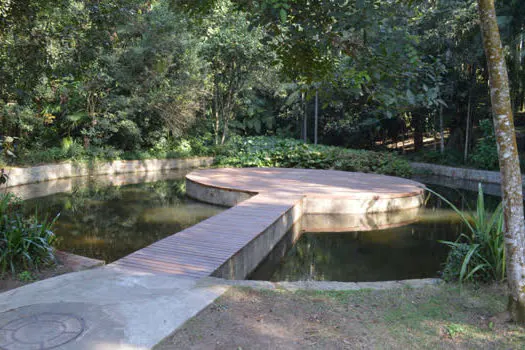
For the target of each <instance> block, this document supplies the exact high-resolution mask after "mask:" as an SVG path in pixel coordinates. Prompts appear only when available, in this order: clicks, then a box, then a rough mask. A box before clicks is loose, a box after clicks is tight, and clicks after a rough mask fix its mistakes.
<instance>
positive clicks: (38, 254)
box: [0, 193, 58, 274]
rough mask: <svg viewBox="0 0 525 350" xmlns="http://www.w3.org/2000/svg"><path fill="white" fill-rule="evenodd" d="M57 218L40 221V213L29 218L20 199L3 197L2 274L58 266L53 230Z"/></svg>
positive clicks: (0, 202)
mask: <svg viewBox="0 0 525 350" xmlns="http://www.w3.org/2000/svg"><path fill="white" fill-rule="evenodd" d="M57 218H58V215H57V216H56V217H55V218H54V219H52V220H48V219H44V220H40V219H39V218H38V213H36V214H35V215H33V216H31V217H25V216H24V215H23V213H22V202H21V200H20V199H18V198H17V197H16V196H14V195H13V194H11V193H4V194H0V274H4V273H6V272H7V271H10V272H11V273H13V274H14V273H16V272H17V271H18V270H20V269H23V270H28V269H38V268H39V267H41V266H46V265H49V264H52V263H54V262H55V258H54V254H53V243H54V242H55V239H56V236H55V235H54V234H53V232H52V231H51V229H52V227H53V224H54V223H55V221H56V220H57Z"/></svg>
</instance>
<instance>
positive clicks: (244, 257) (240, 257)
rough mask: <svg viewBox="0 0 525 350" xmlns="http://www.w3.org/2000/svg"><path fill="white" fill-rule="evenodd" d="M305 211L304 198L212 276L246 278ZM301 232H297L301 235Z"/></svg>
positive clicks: (296, 234)
mask: <svg viewBox="0 0 525 350" xmlns="http://www.w3.org/2000/svg"><path fill="white" fill-rule="evenodd" d="M302 213H303V208H302V200H299V201H297V202H296V204H295V205H294V206H292V207H291V208H290V209H288V210H287V211H286V213H284V214H283V215H282V216H281V217H279V219H277V220H276V221H275V222H274V223H273V224H271V225H270V226H268V227H267V228H266V229H265V230H264V231H262V232H261V233H260V234H259V235H258V236H257V237H256V238H255V239H253V240H252V241H250V243H248V244H247V245H245V246H244V247H243V248H242V249H241V250H239V251H238V252H237V253H236V254H235V255H233V256H232V257H231V258H229V259H228V260H227V261H226V262H225V263H224V264H223V265H222V266H220V267H219V268H218V269H217V270H215V272H214V273H213V275H212V276H214V277H220V278H226V279H236V280H239V279H245V278H247V277H248V276H249V275H250V274H251V273H252V272H253V270H255V268H256V267H257V266H259V264H260V263H261V261H263V260H264V259H265V258H266V256H268V254H269V253H270V252H271V251H272V250H273V248H274V247H275V246H276V245H277V243H279V241H280V240H281V239H282V238H283V237H284V235H285V234H286V233H287V232H288V230H290V229H291V228H292V227H293V226H294V224H295V223H296V222H297V221H299V219H300V218H301V216H302ZM299 234H300V232H299V231H297V232H295V236H296V237H299Z"/></svg>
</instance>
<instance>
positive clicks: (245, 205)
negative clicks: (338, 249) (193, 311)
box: [111, 168, 423, 278]
mask: <svg viewBox="0 0 525 350" xmlns="http://www.w3.org/2000/svg"><path fill="white" fill-rule="evenodd" d="M187 181H191V182H192V183H193V184H198V185H199V186H200V192H196V193H192V194H190V193H189V195H191V196H193V197H197V198H199V199H201V200H204V201H208V202H214V203H218V204H220V203H221V191H229V192H231V191H234V192H245V193H259V194H258V195H255V196H253V197H251V198H250V199H248V200H245V201H243V202H241V203H240V204H238V205H237V206H235V207H233V208H231V209H229V210H227V211H224V212H222V213H220V214H218V215H216V216H214V217H211V218H209V219H207V220H204V221H202V222H200V223H198V224H197V225H195V226H192V227H190V228H188V229H186V230H183V231H181V232H179V233H176V234H174V235H172V236H169V237H167V238H164V239H162V240H160V241H158V242H156V243H153V244H152V245H150V246H148V247H146V248H143V249H141V250H138V251H136V252H134V253H132V254H130V255H128V256H126V257H124V258H122V259H120V260H117V261H116V262H114V263H113V264H111V265H113V266H117V267H119V268H121V269H126V270H133V271H136V272H142V273H153V274H171V275H180V276H186V277H194V278H200V277H204V276H209V275H211V274H212V273H213V272H214V271H216V270H217V269H218V268H220V267H221V266H223V265H224V264H226V263H227V262H228V261H229V260H230V259H231V258H232V257H234V256H236V255H237V254H239V253H240V252H241V251H242V249H243V248H244V247H246V246H247V245H248V244H250V242H253V241H254V240H255V239H257V238H258V237H260V236H261V235H262V234H263V233H264V232H265V231H266V230H268V229H269V228H271V227H272V225H276V224H277V223H281V225H280V226H279V230H284V231H286V229H287V228H289V227H290V226H291V225H292V224H293V221H296V220H297V219H299V218H300V216H301V214H302V211H303V209H302V203H303V199H304V198H310V199H312V198H315V199H316V200H325V201H326V200H327V199H328V200H330V199H334V200H339V202H337V206H338V208H339V209H340V207H341V205H345V203H346V202H340V200H351V201H352V202H351V203H352V204H351V205H353V206H356V203H357V204H358V205H360V206H363V205H364V204H363V200H365V201H367V203H368V202H370V201H374V202H376V201H381V200H396V199H399V198H409V199H411V201H410V202H406V203H407V204H406V205H411V206H415V205H416V204H417V203H420V202H419V198H420V197H422V194H423V189H422V185H421V184H419V183H417V182H414V181H410V180H405V179H400V178H394V177H387V176H380V175H370V174H360V173H348V172H341V171H330V170H305V169H269V168H266V169H206V170H198V171H195V172H192V173H190V174H189V175H187ZM208 190H209V191H212V190H218V191H219V192H213V193H211V192H207V191H208ZM412 198H416V199H417V200H418V201H416V202H415V201H414V200H412ZM356 200H357V202H356ZM327 203H329V202H327ZM341 203H343V204H341ZM348 203H350V202H348ZM408 203H410V204H408ZM414 203H416V204H414ZM367 205H368V204H367ZM297 206H299V207H300V209H301V212H300V213H299V214H294V215H292V216H290V218H291V219H287V220H285V222H280V221H279V220H281V221H283V220H282V219H283V216H284V215H285V214H286V213H290V212H291V211H292V210H294V208H295V209H297V208H296V207H297ZM386 208H388V207H386ZM339 209H337V210H339ZM407 209H408V208H407ZM326 210H327V211H330V210H335V209H334V207H333V206H330V205H328V206H327V207H326ZM363 210H364V209H363ZM284 233H285V232H282V233H279V234H280V235H281V236H282V235H283V234H284ZM274 236H275V234H274ZM276 237H279V236H278V235H277V236H276ZM276 239H277V238H275V237H274V238H273V240H276ZM277 241H278V239H277ZM277 241H275V242H273V241H272V242H266V244H267V245H269V248H271V247H272V246H273V244H276V243H277ZM266 253H268V252H266ZM262 257H264V256H262ZM255 258H256V257H254V259H255ZM258 258H260V257H258Z"/></svg>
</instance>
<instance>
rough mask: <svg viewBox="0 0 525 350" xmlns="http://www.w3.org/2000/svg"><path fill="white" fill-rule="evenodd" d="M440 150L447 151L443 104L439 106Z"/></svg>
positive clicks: (441, 151)
mask: <svg viewBox="0 0 525 350" xmlns="http://www.w3.org/2000/svg"><path fill="white" fill-rule="evenodd" d="M439 152H440V153H441V154H443V153H445V133H444V131H443V106H442V105H441V106H439Z"/></svg>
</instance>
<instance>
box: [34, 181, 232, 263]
mask: <svg viewBox="0 0 525 350" xmlns="http://www.w3.org/2000/svg"><path fill="white" fill-rule="evenodd" d="M110 184H111V185H113V184H114V183H110ZM25 202H26V205H25V207H26V210H27V211H28V212H29V213H33V212H34V211H35V210H38V212H39V213H40V214H41V215H42V214H45V215H48V216H54V215H56V214H57V213H60V218H59V220H58V221H57V223H56V226H55V228H54V232H55V233H56V235H57V236H58V237H59V242H58V244H57V248H58V249H60V250H64V251H68V252H72V253H75V254H79V255H83V256H87V257H91V258H96V259H101V260H104V261H106V262H108V263H109V262H112V261H115V260H117V259H119V258H121V257H123V256H125V255H127V254H129V253H132V252H134V251H136V250H138V249H141V248H143V247H145V246H147V245H149V244H151V243H154V242H156V241H158V240H160V239H162V238H164V237H167V236H169V235H171V234H174V233H176V232H179V231H181V230H183V229H185V228H187V227H190V226H192V225H194V224H196V223H198V222H200V221H202V220H204V219H206V218H208V217H210V216H213V215H215V214H217V213H219V212H221V211H222V210H224V208H221V207H217V206H213V205H208V204H204V203H200V202H196V201H193V200H191V199H189V198H187V197H185V190H184V177H183V174H181V175H180V176H178V179H171V180H167V181H157V182H151V183H141V184H132V185H123V186H109V185H108V182H107V181H88V182H83V183H81V184H80V185H77V186H74V187H73V188H72V189H71V191H70V192H66V193H58V194H54V195H49V196H45V197H40V198H33V199H27V200H26V201H25Z"/></svg>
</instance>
